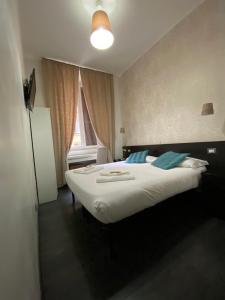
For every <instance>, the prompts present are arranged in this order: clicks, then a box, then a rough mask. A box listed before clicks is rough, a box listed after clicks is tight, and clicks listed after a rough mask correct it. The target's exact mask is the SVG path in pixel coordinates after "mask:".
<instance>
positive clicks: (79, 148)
mask: <svg viewBox="0 0 225 300" xmlns="http://www.w3.org/2000/svg"><path fill="white" fill-rule="evenodd" d="M99 147H102V146H101V145H93V146H80V147H72V148H71V149H70V152H74V151H82V150H91V149H98V148H99Z"/></svg>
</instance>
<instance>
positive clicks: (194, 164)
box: [178, 157, 209, 169]
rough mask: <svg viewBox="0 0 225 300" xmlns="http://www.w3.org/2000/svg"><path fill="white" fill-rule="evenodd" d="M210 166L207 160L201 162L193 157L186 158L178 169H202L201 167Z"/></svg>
mask: <svg viewBox="0 0 225 300" xmlns="http://www.w3.org/2000/svg"><path fill="white" fill-rule="evenodd" d="M208 165H209V163H208V162H207V161H206V160H201V159H197V158H193V157H187V158H185V160H184V161H182V162H181V163H180V164H179V165H178V167H180V168H192V169H196V168H200V167H204V166H208Z"/></svg>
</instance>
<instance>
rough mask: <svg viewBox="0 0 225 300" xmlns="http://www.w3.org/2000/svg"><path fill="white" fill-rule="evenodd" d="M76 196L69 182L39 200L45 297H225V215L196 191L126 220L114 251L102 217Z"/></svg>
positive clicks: (63, 299) (131, 299) (191, 299)
mask: <svg viewBox="0 0 225 300" xmlns="http://www.w3.org/2000/svg"><path fill="white" fill-rule="evenodd" d="M71 200H72V199H71V194H70V192H69V191H68V189H66V188H64V189H61V190H60V193H59V199H58V201H55V202H53V203H50V204H45V205H42V206H41V207H40V256H41V266H42V278H43V292H44V296H45V298H44V299H46V300H70V299H73V300H89V299H91V300H103V299H110V300H119V299H121V300H134V299H135V300H145V299H151V300H170V299H172V300H178V299H179V300H186V299H188V300H195V299H196V300H197V299H199V300H217V299H218V300H223V299H225V222H224V221H223V220H219V219H216V218H212V217H209V216H207V215H206V214H205V213H204V211H203V209H202V205H201V203H200V201H199V198H198V197H197V198H196V196H195V194H193V193H190V194H187V195H186V197H178V198H177V199H175V200H170V201H165V202H164V203H163V204H162V205H158V206H156V207H155V208H152V209H151V210H149V211H148V212H146V213H145V214H143V215H141V216H137V217H135V218H131V220H129V221H126V222H124V223H122V224H119V225H118V226H117V228H116V229H115V236H114V243H115V250H116V253H117V256H116V257H115V258H114V259H110V257H109V252H108V248H107V243H106V240H105V233H103V232H102V230H101V228H100V227H99V226H98V225H99V224H98V223H96V222H94V221H93V220H89V221H88V220H87V219H86V218H85V217H84V216H83V214H82V209H81V207H80V206H79V205H77V207H76V210H75V211H74V210H73V208H72V206H71Z"/></svg>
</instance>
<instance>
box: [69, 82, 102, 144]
mask: <svg viewBox="0 0 225 300" xmlns="http://www.w3.org/2000/svg"><path fill="white" fill-rule="evenodd" d="M96 145H97V138H96V134H95V132H94V129H93V127H92V124H91V120H90V117H89V114H88V109H87V106H86V102H85V98H84V92H83V89H82V87H81V88H80V95H79V99H78V105H77V119H76V124H75V130H74V137H73V142H72V146H71V150H72V149H73V150H75V149H78V148H86V147H88V146H96Z"/></svg>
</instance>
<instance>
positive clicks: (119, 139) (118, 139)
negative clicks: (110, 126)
mask: <svg viewBox="0 0 225 300" xmlns="http://www.w3.org/2000/svg"><path fill="white" fill-rule="evenodd" d="M113 80H114V100H115V106H114V107H115V158H122V146H123V138H124V134H123V133H120V128H121V127H123V122H122V111H121V97H120V95H121V92H120V84H119V78H118V77H117V76H114V77H113Z"/></svg>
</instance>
